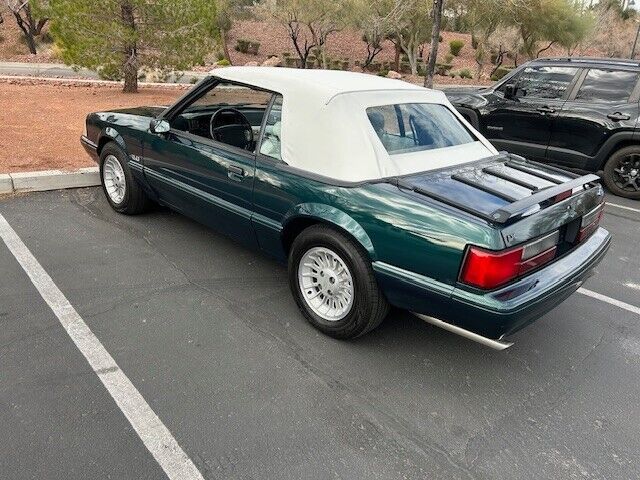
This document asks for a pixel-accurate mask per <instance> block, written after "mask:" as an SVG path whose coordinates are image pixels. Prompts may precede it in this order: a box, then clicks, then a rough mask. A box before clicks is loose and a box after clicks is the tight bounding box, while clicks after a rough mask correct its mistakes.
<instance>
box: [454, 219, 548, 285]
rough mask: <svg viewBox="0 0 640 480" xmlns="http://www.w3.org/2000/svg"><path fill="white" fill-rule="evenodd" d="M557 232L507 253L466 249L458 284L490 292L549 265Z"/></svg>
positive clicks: (505, 251) (474, 248) (475, 248)
mask: <svg viewBox="0 0 640 480" xmlns="http://www.w3.org/2000/svg"><path fill="white" fill-rule="evenodd" d="M559 239H560V232H558V231H555V232H553V233H551V234H549V235H545V236H544V237H542V238H540V239H538V240H535V241H533V242H530V243H528V244H526V245H522V246H520V247H516V248H512V249H510V250H503V251H499V252H496V251H492V250H485V249H483V248H479V247H474V246H471V247H469V250H468V251H467V255H466V257H465V259H464V263H463V265H462V270H461V271H460V281H461V282H463V283H466V284H467V285H471V286H474V287H478V288H482V289H487V290H488V289H492V288H496V287H499V286H500V285H504V284H505V283H507V282H509V281H511V280H513V279H515V278H517V277H519V276H521V275H524V274H525V273H527V272H529V271H531V270H533V269H534V268H537V267H539V266H541V265H544V264H545V263H547V262H550V261H551V260H552V259H553V258H554V257H555V254H556V249H557V244H558V241H559Z"/></svg>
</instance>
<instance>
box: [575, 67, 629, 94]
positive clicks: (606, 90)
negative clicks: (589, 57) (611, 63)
mask: <svg viewBox="0 0 640 480" xmlns="http://www.w3.org/2000/svg"><path fill="white" fill-rule="evenodd" d="M637 82H638V73H637V72H625V71H613V70H599V69H595V68H592V69H591V70H589V73H587V76H586V77H584V81H583V82H582V85H581V86H580V90H578V94H577V95H576V100H585V101H590V102H619V103H620V102H626V101H627V100H628V99H629V96H631V92H632V91H633V89H634V87H635V86H636V83H637Z"/></svg>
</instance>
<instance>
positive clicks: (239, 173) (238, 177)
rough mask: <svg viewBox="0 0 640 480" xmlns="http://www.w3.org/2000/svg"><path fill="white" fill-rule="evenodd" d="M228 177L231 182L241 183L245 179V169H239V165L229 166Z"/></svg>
mask: <svg viewBox="0 0 640 480" xmlns="http://www.w3.org/2000/svg"><path fill="white" fill-rule="evenodd" d="M227 176H228V177H229V178H230V179H231V180H235V181H236V182H241V181H242V179H243V178H244V168H242V167H239V166H237V165H228V166H227Z"/></svg>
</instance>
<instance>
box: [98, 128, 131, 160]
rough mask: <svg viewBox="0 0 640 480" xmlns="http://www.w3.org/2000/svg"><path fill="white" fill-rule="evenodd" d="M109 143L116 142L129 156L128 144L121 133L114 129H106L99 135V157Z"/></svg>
mask: <svg viewBox="0 0 640 480" xmlns="http://www.w3.org/2000/svg"><path fill="white" fill-rule="evenodd" d="M107 142H116V143H117V144H118V145H119V146H120V148H122V149H123V150H124V151H125V152H127V154H128V153H129V152H128V150H127V144H126V143H125V141H124V138H123V137H122V135H120V133H119V132H118V131H117V130H116V129H115V128H113V127H104V128H103V129H102V130H101V131H100V134H99V135H98V155H99V154H100V150H101V149H102V147H104V145H105V144H106V143H107Z"/></svg>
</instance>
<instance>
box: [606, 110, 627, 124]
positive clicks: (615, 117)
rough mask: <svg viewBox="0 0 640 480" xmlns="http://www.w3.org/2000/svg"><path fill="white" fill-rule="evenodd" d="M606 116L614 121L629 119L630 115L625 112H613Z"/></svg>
mask: <svg viewBox="0 0 640 480" xmlns="http://www.w3.org/2000/svg"><path fill="white" fill-rule="evenodd" d="M607 118H610V119H611V120H613V121H614V122H619V121H620V120H629V119H630V118H631V117H630V116H629V115H627V114H626V113H620V112H615V113H610V114H609V115H607Z"/></svg>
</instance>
